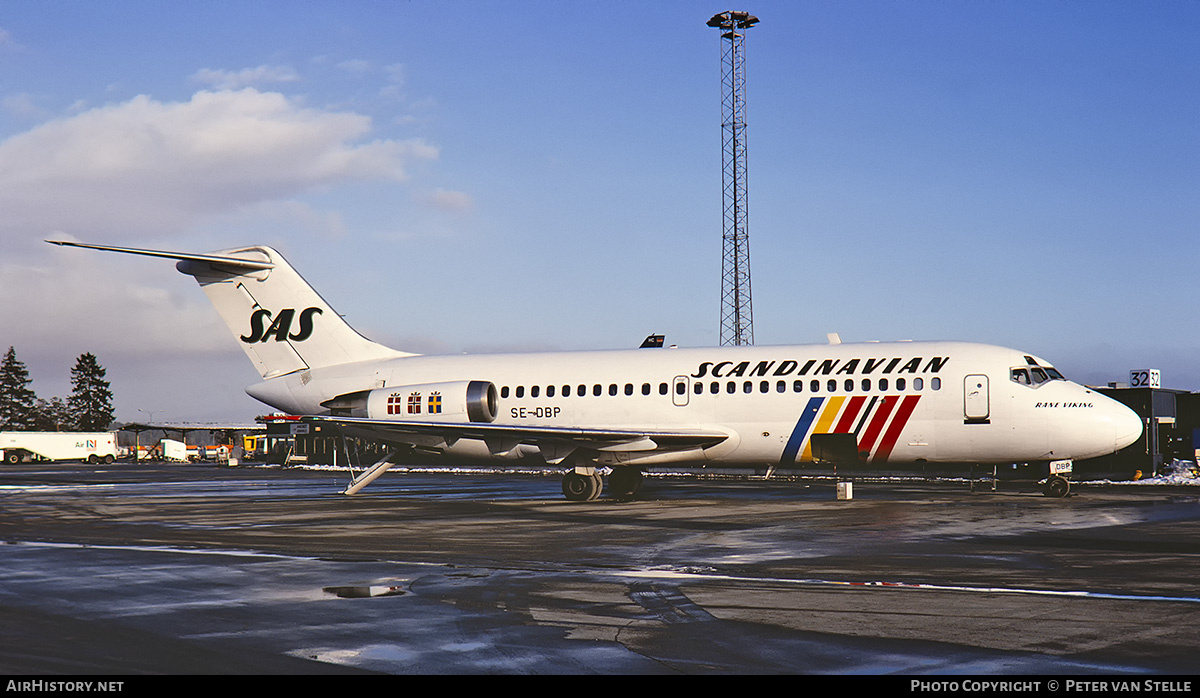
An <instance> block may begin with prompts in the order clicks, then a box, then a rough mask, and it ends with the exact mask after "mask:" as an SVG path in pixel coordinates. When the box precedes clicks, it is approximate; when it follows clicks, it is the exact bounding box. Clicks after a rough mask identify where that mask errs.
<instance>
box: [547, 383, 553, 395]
mask: <svg viewBox="0 0 1200 698" xmlns="http://www.w3.org/2000/svg"><path fill="white" fill-rule="evenodd" d="M546 397H554V386H553V385H547V386H546Z"/></svg>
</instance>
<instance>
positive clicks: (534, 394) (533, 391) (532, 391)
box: [529, 385, 539, 397]
mask: <svg viewBox="0 0 1200 698" xmlns="http://www.w3.org/2000/svg"><path fill="white" fill-rule="evenodd" d="M538 390H539V388H538V387H537V386H536V385H535V386H533V387H532V388H530V389H529V397H537V396H538Z"/></svg>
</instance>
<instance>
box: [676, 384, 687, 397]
mask: <svg viewBox="0 0 1200 698" xmlns="http://www.w3.org/2000/svg"><path fill="white" fill-rule="evenodd" d="M675 394H676V395H686V394H687V383H685V382H683V381H679V382H678V383H676V384H675Z"/></svg>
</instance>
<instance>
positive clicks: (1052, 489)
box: [1042, 475, 1071, 498]
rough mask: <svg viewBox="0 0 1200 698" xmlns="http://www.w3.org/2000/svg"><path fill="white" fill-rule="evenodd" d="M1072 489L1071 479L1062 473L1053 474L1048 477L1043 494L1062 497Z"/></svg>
mask: <svg viewBox="0 0 1200 698" xmlns="http://www.w3.org/2000/svg"><path fill="white" fill-rule="evenodd" d="M1070 491H1071V481H1070V480H1068V479H1067V478H1065V477H1063V476H1062V475H1051V476H1050V477H1048V478H1046V485H1045V487H1043V488H1042V494H1044V495H1046V496H1047V497H1057V498H1062V497H1065V496H1067V493H1069V492H1070Z"/></svg>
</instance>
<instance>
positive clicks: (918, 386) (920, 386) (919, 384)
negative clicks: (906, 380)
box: [913, 378, 925, 390]
mask: <svg viewBox="0 0 1200 698" xmlns="http://www.w3.org/2000/svg"><path fill="white" fill-rule="evenodd" d="M924 389H925V379H924V378H914V379H913V390H924Z"/></svg>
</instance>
